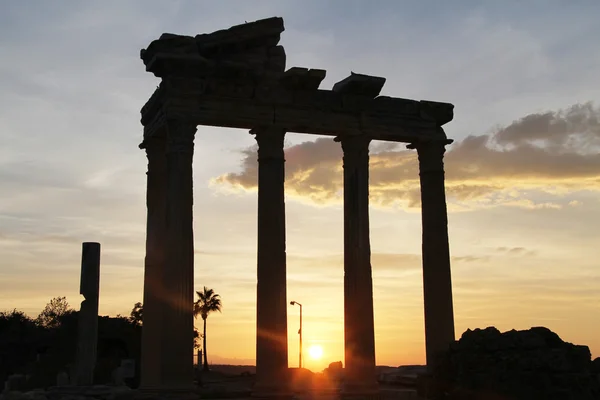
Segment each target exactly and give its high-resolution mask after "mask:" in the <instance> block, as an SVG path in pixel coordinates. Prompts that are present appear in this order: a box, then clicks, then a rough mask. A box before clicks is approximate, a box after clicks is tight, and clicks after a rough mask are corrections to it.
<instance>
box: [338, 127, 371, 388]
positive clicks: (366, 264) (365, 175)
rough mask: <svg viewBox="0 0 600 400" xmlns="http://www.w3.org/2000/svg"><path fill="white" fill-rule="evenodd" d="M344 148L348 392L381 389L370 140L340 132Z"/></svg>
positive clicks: (346, 380)
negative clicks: (377, 362) (371, 231)
mask: <svg viewBox="0 0 600 400" xmlns="http://www.w3.org/2000/svg"><path fill="white" fill-rule="evenodd" d="M335 140H336V141H339V142H341V144H342V150H343V151H344V353H345V364H346V368H345V384H344V388H343V391H342V396H343V397H344V398H363V397H365V396H366V397H372V396H376V395H377V394H378V393H379V386H378V384H377V373H376V370H375V327H374V316H373V279H372V274H371V244H370V238H369V143H370V139H369V138H367V137H364V136H349V137H341V138H340V137H338V138H336V139H335Z"/></svg>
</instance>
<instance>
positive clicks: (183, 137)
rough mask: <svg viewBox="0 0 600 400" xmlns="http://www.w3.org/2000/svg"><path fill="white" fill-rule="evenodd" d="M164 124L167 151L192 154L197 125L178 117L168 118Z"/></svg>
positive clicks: (169, 152)
mask: <svg viewBox="0 0 600 400" xmlns="http://www.w3.org/2000/svg"><path fill="white" fill-rule="evenodd" d="M166 124H167V138H166V140H167V143H166V151H167V153H168V154H172V153H178V154H188V155H192V154H193V153H194V136H195V135H196V129H197V125H196V124H195V123H193V122H190V121H186V120H180V119H169V120H167V123H166Z"/></svg>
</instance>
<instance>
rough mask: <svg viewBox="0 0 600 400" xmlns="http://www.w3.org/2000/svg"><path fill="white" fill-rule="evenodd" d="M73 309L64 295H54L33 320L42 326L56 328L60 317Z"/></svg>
mask: <svg viewBox="0 0 600 400" xmlns="http://www.w3.org/2000/svg"><path fill="white" fill-rule="evenodd" d="M74 311H75V310H73V309H72V308H71V306H70V305H69V303H68V302H67V298H66V297H64V296H63V297H55V298H53V299H52V300H50V302H49V303H48V304H46V307H44V309H43V310H42V312H41V313H40V315H38V317H37V318H36V320H35V322H36V323H37V324H38V325H40V326H43V327H44V328H57V327H59V326H60V321H61V318H62V317H63V316H65V315H66V314H68V313H72V312H74Z"/></svg>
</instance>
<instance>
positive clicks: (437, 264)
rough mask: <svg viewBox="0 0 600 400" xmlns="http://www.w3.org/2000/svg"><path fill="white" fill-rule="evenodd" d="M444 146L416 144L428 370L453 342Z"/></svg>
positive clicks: (411, 146)
mask: <svg viewBox="0 0 600 400" xmlns="http://www.w3.org/2000/svg"><path fill="white" fill-rule="evenodd" d="M446 144H447V142H430V143H427V142H425V143H417V144H413V145H409V146H408V147H409V148H413V149H417V153H418V156H419V176H420V180H421V219H422V224H423V249H422V251H423V297H424V303H425V349H426V356H427V367H428V370H431V369H432V368H433V367H434V363H435V362H436V359H437V357H438V355H439V354H441V353H443V352H445V351H446V350H448V348H449V346H450V344H451V343H453V342H454V311H453V306H452V279H451V272H450V247H449V244H448V211H447V209H446V193H445V188H444V161H443V158H444V152H445V151H446V150H445V145H446Z"/></svg>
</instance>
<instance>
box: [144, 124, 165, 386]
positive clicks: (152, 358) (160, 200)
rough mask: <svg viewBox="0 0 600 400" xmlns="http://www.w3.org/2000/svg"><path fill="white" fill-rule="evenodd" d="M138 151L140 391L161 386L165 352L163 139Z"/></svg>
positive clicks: (147, 143) (148, 141)
mask: <svg viewBox="0 0 600 400" xmlns="http://www.w3.org/2000/svg"><path fill="white" fill-rule="evenodd" d="M140 147H142V148H145V149H146V156H147V157H148V172H147V173H146V175H147V189H146V205H147V208H148V217H147V225H146V259H145V263H144V300H143V304H144V313H143V323H142V354H141V365H140V373H141V382H140V388H142V389H152V388H158V387H160V386H161V383H162V380H161V361H162V359H164V357H165V355H164V353H165V352H167V351H168V348H167V347H165V346H162V330H163V329H164V321H163V309H164V307H163V303H164V301H165V300H166V294H165V289H164V286H163V274H164V270H165V268H166V263H165V262H166V261H165V260H166V223H167V216H166V211H167V153H166V140H165V136H164V135H161V136H158V135H157V136H156V137H153V138H151V139H149V140H146V141H145V142H144V143H143V144H142V145H141V146H140Z"/></svg>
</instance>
